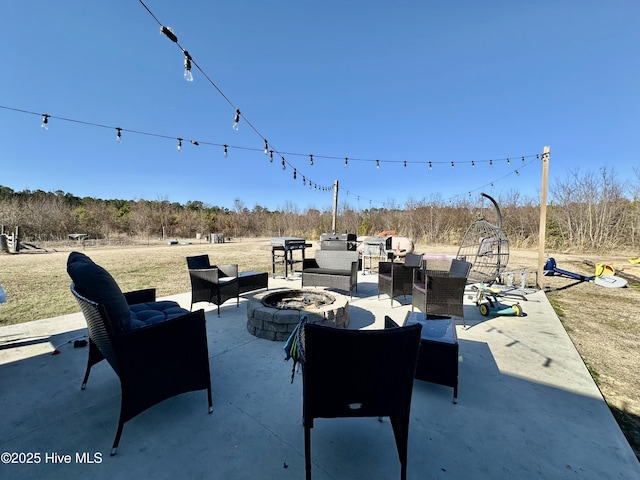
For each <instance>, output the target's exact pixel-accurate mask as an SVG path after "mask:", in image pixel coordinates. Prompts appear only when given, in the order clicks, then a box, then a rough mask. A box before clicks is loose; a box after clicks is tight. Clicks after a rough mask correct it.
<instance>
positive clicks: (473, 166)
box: [471, 160, 476, 168]
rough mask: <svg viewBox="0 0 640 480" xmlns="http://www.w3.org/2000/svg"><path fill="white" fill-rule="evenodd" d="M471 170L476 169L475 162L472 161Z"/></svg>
mask: <svg viewBox="0 0 640 480" xmlns="http://www.w3.org/2000/svg"><path fill="white" fill-rule="evenodd" d="M471 168H476V162H474V161H473V160H471Z"/></svg>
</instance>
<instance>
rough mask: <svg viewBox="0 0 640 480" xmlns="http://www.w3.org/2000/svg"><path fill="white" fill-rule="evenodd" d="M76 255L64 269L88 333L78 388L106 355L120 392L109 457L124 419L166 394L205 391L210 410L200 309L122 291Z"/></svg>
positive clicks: (150, 293)
mask: <svg viewBox="0 0 640 480" xmlns="http://www.w3.org/2000/svg"><path fill="white" fill-rule="evenodd" d="M72 256H73V257H74V258H73V259H72V258H71V257H72ZM80 256H83V254H79V253H78V252H72V254H71V255H70V259H69V262H68V264H67V271H68V272H69V275H70V276H71V278H72V280H73V282H72V283H71V287H70V288H71V293H72V294H73V296H74V297H75V298H76V300H77V301H78V304H79V305H80V309H81V311H82V313H83V315H84V317H85V319H86V321H87V327H88V332H89V358H88V361H87V370H86V372H85V375H84V379H83V381H82V387H81V388H82V390H84V389H85V388H86V385H87V381H88V379H89V374H90V373H91V367H92V366H93V365H95V364H97V363H98V362H100V361H102V360H104V359H106V360H107V362H108V363H109V365H111V367H112V368H113V370H114V371H115V373H116V375H118V378H119V379H120V388H121V391H122V396H121V400H120V418H119V420H118V428H117V431H116V436H115V439H114V442H113V446H112V449H111V455H115V454H116V451H117V448H118V444H119V442H120V437H121V435H122V429H123V427H124V424H125V423H126V422H128V421H129V420H131V419H132V418H134V417H135V416H136V415H138V414H140V413H142V412H143V411H145V410H146V409H148V408H150V407H152V406H154V405H156V404H158V403H160V402H162V401H164V400H166V399H168V398H170V397H173V396H176V395H179V394H182V393H186V392H191V391H197V390H206V391H207V398H208V402H209V413H211V412H212V411H213V401H212V397H211V376H210V370H209V353H208V347H207V332H206V325H205V317H204V311H203V310H198V311H196V312H189V311H188V310H186V309H184V308H181V307H180V306H179V305H178V304H177V303H175V302H170V301H161V302H157V301H156V300H155V290H154V289H147V290H139V291H135V292H129V293H125V294H123V293H122V292H121V291H120V289H119V287H118V285H117V284H116V282H115V280H113V278H112V277H111V276H110V275H109V273H108V272H107V271H106V270H104V269H102V267H100V266H98V265H96V264H93V262H91V260H90V259H88V257H85V258H84V259H83V258H82V257H80ZM87 260H88V262H87ZM89 262H91V263H89ZM89 297H92V298H89Z"/></svg>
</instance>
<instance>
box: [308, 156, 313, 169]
mask: <svg viewBox="0 0 640 480" xmlns="http://www.w3.org/2000/svg"><path fill="white" fill-rule="evenodd" d="M309 165H311V166H313V155H309Z"/></svg>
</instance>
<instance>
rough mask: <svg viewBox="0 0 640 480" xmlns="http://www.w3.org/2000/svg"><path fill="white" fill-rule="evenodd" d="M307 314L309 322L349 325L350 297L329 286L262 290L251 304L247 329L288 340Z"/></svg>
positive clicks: (334, 325)
mask: <svg viewBox="0 0 640 480" xmlns="http://www.w3.org/2000/svg"><path fill="white" fill-rule="evenodd" d="M303 314H304V315H307V317H308V321H309V323H320V324H323V325H331V326H333V327H337V328H346V327H348V326H349V299H348V298H347V297H346V296H344V295H340V294H338V293H334V292H328V291H326V290H316V289H309V290H305V289H303V290H293V289H284V290H271V291H268V292H264V293H260V294H258V295H255V297H254V298H253V299H252V300H251V301H250V302H249V305H248V306H247V330H248V331H249V333H251V334H252V335H255V336H256V337H260V338H266V339H268V340H275V341H278V342H284V341H286V340H287V339H288V338H289V335H290V334H291V332H292V331H293V329H294V328H295V326H296V325H297V324H298V323H299V322H300V316H301V315H303Z"/></svg>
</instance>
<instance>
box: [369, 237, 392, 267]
mask: <svg viewBox="0 0 640 480" xmlns="http://www.w3.org/2000/svg"><path fill="white" fill-rule="evenodd" d="M391 239H392V237H366V238H365V239H364V240H363V241H362V272H363V273H365V269H366V263H367V262H366V259H367V258H368V259H369V271H371V259H372V258H379V259H380V258H381V259H384V260H387V259H388V258H389V252H391Z"/></svg>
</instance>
